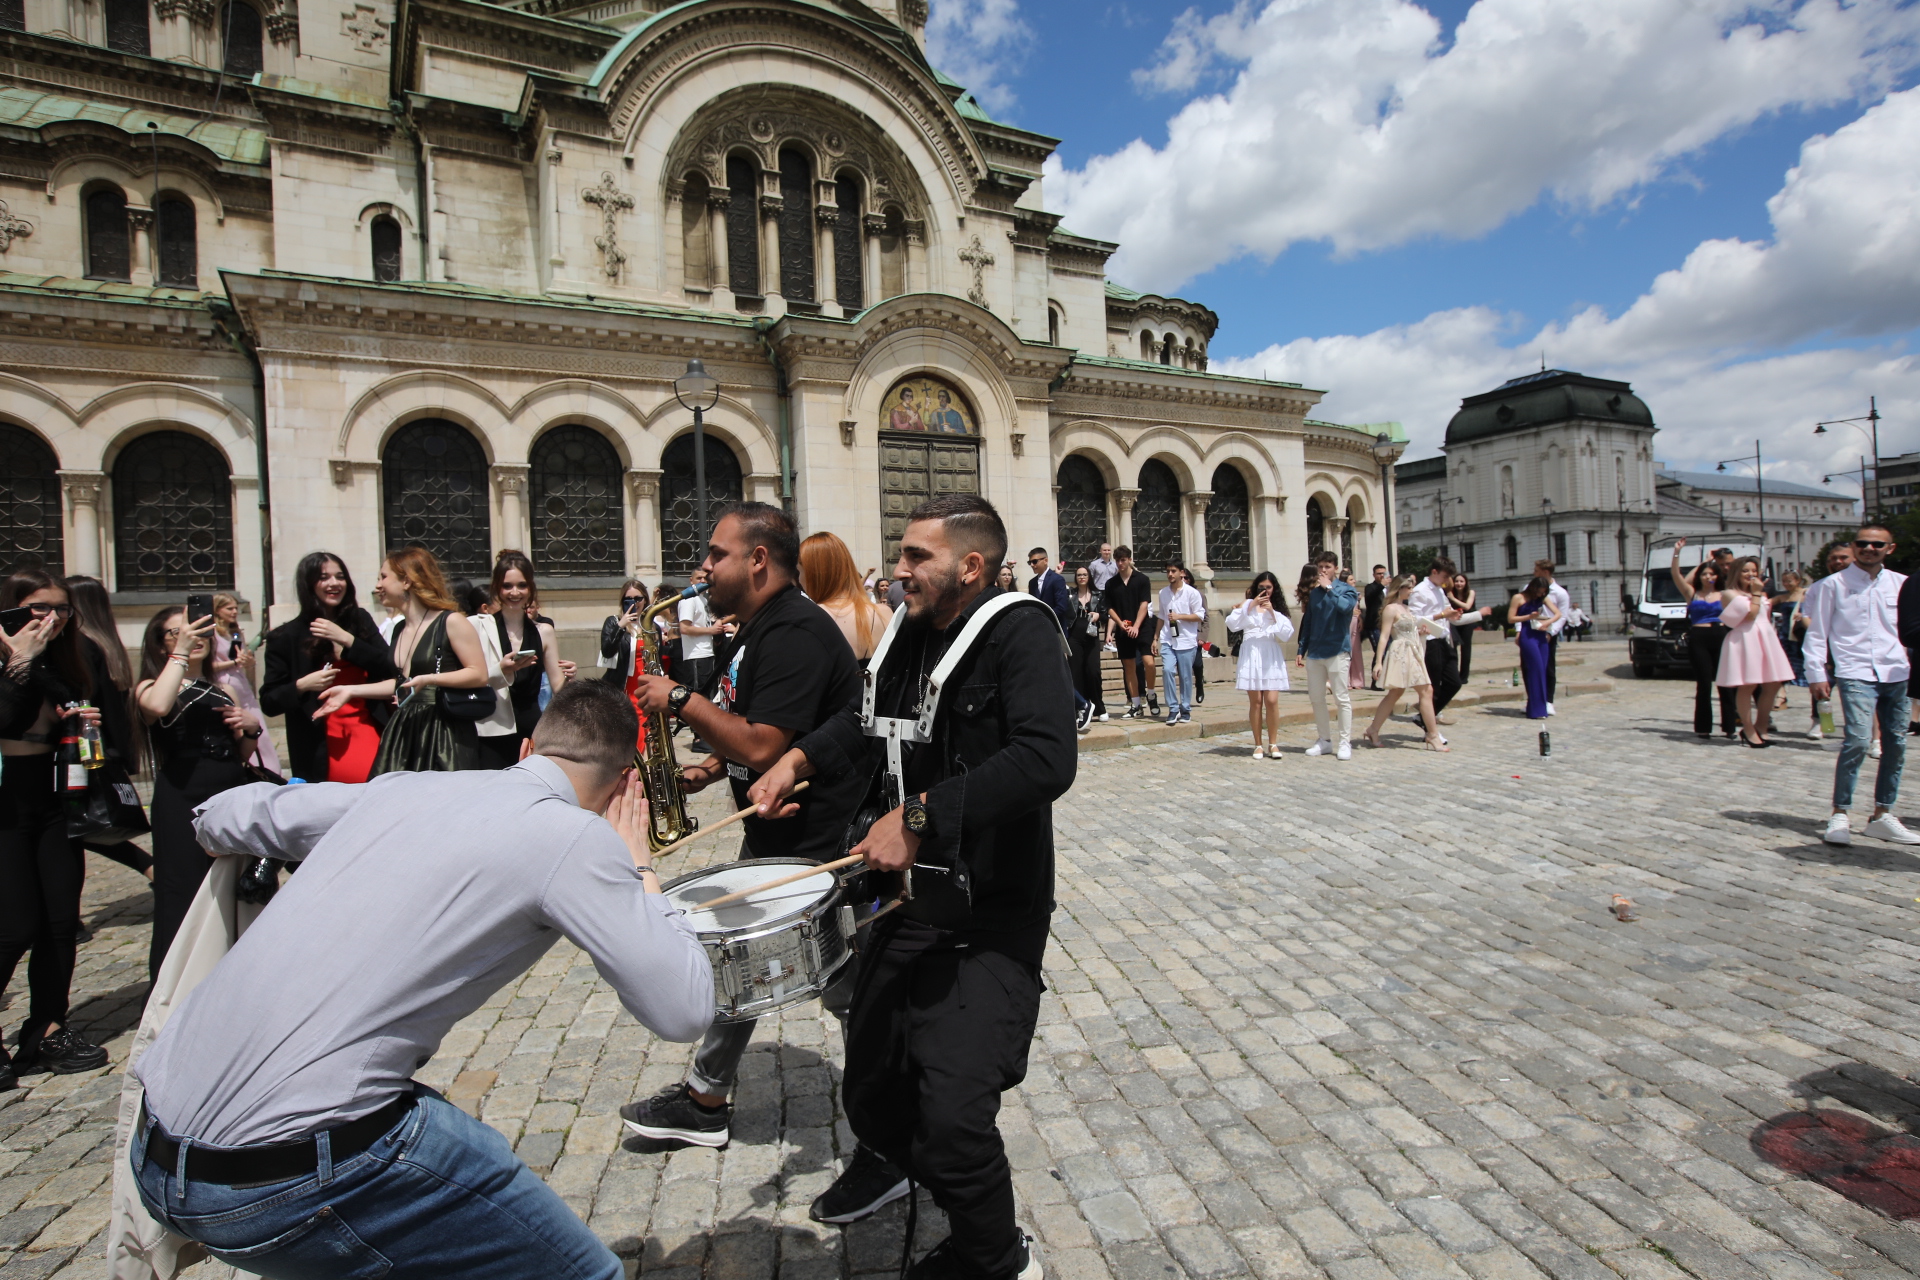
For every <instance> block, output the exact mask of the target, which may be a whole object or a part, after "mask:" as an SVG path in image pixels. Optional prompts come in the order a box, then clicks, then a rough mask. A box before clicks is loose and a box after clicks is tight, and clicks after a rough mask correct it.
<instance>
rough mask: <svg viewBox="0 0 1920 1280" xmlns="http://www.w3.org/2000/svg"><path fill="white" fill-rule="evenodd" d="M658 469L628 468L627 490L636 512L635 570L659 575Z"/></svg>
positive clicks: (660, 473)
mask: <svg viewBox="0 0 1920 1280" xmlns="http://www.w3.org/2000/svg"><path fill="white" fill-rule="evenodd" d="M662 474H663V473H662V472H659V471H639V470H635V471H629V472H627V493H628V494H629V495H630V496H631V499H632V502H631V506H630V510H631V512H632V515H633V520H632V523H633V565H634V572H635V573H637V574H639V575H640V576H641V577H643V578H657V577H659V576H660V477H661V475H662Z"/></svg>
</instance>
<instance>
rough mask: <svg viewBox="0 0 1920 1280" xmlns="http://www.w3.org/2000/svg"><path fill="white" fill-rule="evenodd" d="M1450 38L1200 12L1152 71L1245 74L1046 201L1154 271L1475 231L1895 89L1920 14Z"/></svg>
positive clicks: (1158, 77)
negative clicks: (1774, 123)
mask: <svg viewBox="0 0 1920 1280" xmlns="http://www.w3.org/2000/svg"><path fill="white" fill-rule="evenodd" d="M998 2H999V3H1003V4H1005V5H1007V7H1008V9H1009V11H1010V9H1011V0H998ZM995 3H996V0H967V3H965V4H958V3H956V5H955V8H954V9H953V10H952V12H954V13H955V14H958V13H960V12H962V11H963V10H964V11H966V12H969V13H971V12H975V11H976V10H978V11H984V10H985V9H986V8H989V7H991V6H993V5H994V4H995ZM955 21H956V22H959V21H960V20H959V19H958V18H956V19H955ZM1016 21H1017V19H1016ZM1441 35H1442V32H1441V29H1440V25H1439V23H1438V22H1437V21H1436V20H1435V19H1434V17H1433V16H1432V15H1431V14H1429V13H1427V12H1426V11H1425V10H1424V9H1421V8H1420V7H1418V6H1417V5H1415V4H1413V3H1410V0H1267V2H1266V3H1264V4H1263V5H1256V4H1254V3H1252V2H1251V0H1240V3H1239V4H1237V5H1236V7H1235V8H1233V9H1232V10H1230V11H1229V12H1227V13H1225V14H1222V15H1219V16H1217V17H1214V18H1211V19H1203V18H1201V17H1200V16H1198V15H1197V14H1194V13H1191V12H1189V13H1188V14H1185V15H1183V16H1182V17H1181V18H1180V19H1178V20H1177V21H1176V23H1175V25H1174V28H1173V31H1172V33H1171V34H1170V36H1169V37H1168V39H1167V41H1166V43H1165V44H1164V45H1163V47H1162V50H1161V54H1160V58H1159V60H1158V62H1156V64H1155V65H1154V66H1153V67H1151V68H1149V69H1148V70H1146V71H1145V72H1143V73H1141V74H1140V75H1139V76H1138V77H1137V79H1138V80H1139V82H1140V83H1142V84H1144V85H1147V86H1149V87H1153V88H1160V89H1168V90H1190V89H1192V88H1193V87H1194V86H1196V85H1199V84H1201V83H1203V82H1204V81H1205V80H1206V78H1207V77H1208V76H1210V75H1217V74H1220V73H1221V72H1222V71H1223V70H1225V71H1227V72H1228V73H1230V74H1231V75H1232V83H1231V85H1230V87H1228V88H1227V89H1226V90H1224V91H1223V92H1219V93H1212V94H1207V95H1205V96H1202V97H1198V98H1195V99H1193V100H1192V101H1190V102H1188V103H1187V104H1186V105H1185V106H1184V107H1182V108H1181V109H1180V110H1179V112H1178V113H1177V114H1176V115H1175V116H1174V117H1173V119H1172V120H1171V121H1170V122H1169V125H1168V140H1167V144H1166V145H1165V146H1164V147H1155V146H1152V145H1150V144H1149V143H1148V142H1146V141H1144V140H1136V141H1135V142H1133V143H1131V144H1130V145H1128V146H1127V147H1125V148H1123V149H1121V150H1119V151H1117V152H1114V153H1112V154H1110V155H1105V156H1100V157H1096V158H1095V159H1093V160H1092V161H1090V162H1089V163H1088V164H1087V165H1086V167H1085V168H1083V169H1079V170H1069V169H1065V168H1064V167H1062V166H1060V165H1058V164H1054V165H1052V166H1051V170H1050V172H1049V175H1048V179H1047V186H1048V195H1049V197H1050V200H1051V201H1052V203H1054V204H1055V205H1056V207H1058V208H1059V210H1060V211H1061V212H1062V213H1063V214H1064V215H1065V216H1066V218H1067V221H1068V222H1069V223H1070V224H1071V225H1072V226H1073V227H1074V229H1075V230H1077V231H1080V232H1082V233H1085V234H1089V235H1098V236H1102V237H1105V238H1109V239H1115V240H1118V241H1120V243H1121V246H1122V248H1121V254H1120V257H1119V258H1118V259H1116V262H1115V268H1114V269H1115V274H1116V275H1119V276H1122V277H1124V278H1126V279H1127V280H1128V281H1129V282H1130V283H1133V284H1135V285H1137V286H1139V287H1144V288H1152V289H1159V290H1168V289H1173V288H1177V287H1178V286H1179V285H1180V283H1181V282H1183V281H1184V280H1186V279H1188V278H1190V277H1192V276H1193V275H1195V274H1198V273H1200V272H1203V271H1206V270H1208V269H1210V268H1212V267H1214V266H1217V265H1219V264H1220V263H1222V262H1226V261H1229V260H1231V259H1233V258H1235V257H1238V256H1240V255H1242V254H1247V253H1251V254H1254V255H1257V256H1262V257H1272V256H1274V255H1276V254H1278V253H1280V252H1281V251H1283V250H1284V249H1286V248H1287V247H1288V246H1289V245H1291V244H1294V243H1296V242H1299V241H1303V240H1306V241H1325V242H1328V243H1331V244H1332V245H1333V246H1334V248H1335V249H1336V250H1337V251H1339V252H1343V253H1346V252H1356V251H1362V250H1366V249H1373V248H1381V247H1386V246H1391V245H1397V244H1403V243H1406V242H1408V241H1411V240H1417V239H1420V238H1422V237H1427V236H1474V235H1479V234H1482V233H1484V232H1486V231H1489V230H1491V229H1493V228H1495V227H1497V226H1499V225H1500V224H1501V223H1502V222H1504V221H1505V220H1506V219H1508V218H1510V217H1512V216H1513V215H1515V214H1517V213H1519V212H1521V211H1522V210H1524V209H1526V208H1528V207H1529V206H1531V205H1532V204H1534V203H1535V202H1536V201H1538V200H1539V199H1540V198H1541V197H1542V195H1543V194H1545V195H1549V196H1551V197H1552V198H1554V199H1557V200H1560V201H1562V202H1565V203H1567V204H1569V205H1571V206H1574V207H1578V208H1595V207H1599V206H1602V205H1604V204H1606V203H1608V202H1609V201H1612V200H1615V199H1618V198H1621V197H1623V196H1627V195H1630V193H1632V192H1633V191H1634V190H1635V189H1636V188H1639V187H1641V186H1644V185H1645V184H1647V183H1649V182H1651V181H1654V180H1656V179H1658V178H1659V177H1661V176H1662V175H1663V174H1667V173H1669V172H1670V171H1671V170H1672V168H1673V166H1674V165H1675V164H1676V162H1678V161H1680V160H1681V159H1682V158H1683V157H1685V156H1687V155H1689V154H1691V153H1693V152H1696V151H1698V150H1699V149H1700V148H1701V147H1703V146H1705V145H1707V144H1708V143H1711V142H1712V141H1714V140H1715V139H1718V138H1721V137H1724V136H1726V135H1727V134H1728V133H1729V132H1731V131H1733V130H1737V129H1739V128H1740V127H1742V126H1744V125H1747V124H1749V123H1751V122H1753V121H1754V120H1756V119H1759V118H1760V117H1762V116H1764V115H1766V114H1768V113H1770V112H1776V111H1781V110H1787V109H1792V108H1799V107H1810V106H1816V105H1830V104H1833V103H1837V102H1844V101H1853V100H1859V99H1865V98H1871V97H1874V96H1877V95H1878V94H1880V93H1882V92H1885V91H1886V90H1887V89H1888V88H1889V87H1891V85H1892V84H1893V82H1894V81H1895V79H1896V78H1897V77H1898V76H1899V75H1900V74H1901V73H1902V72H1903V71H1905V70H1906V69H1908V68H1910V67H1911V66H1913V65H1914V64H1915V61H1916V51H1915V41H1916V37H1920V9H1917V8H1915V7H1913V6H1908V5H1903V4H1901V3H1899V2H1898V0H1855V2H1854V3H1851V4H1847V5H1842V4H1840V3H1838V2H1837V0H1806V2H1805V3H1796V2H1795V0H1762V2H1760V3H1753V2H1751V0H1607V2H1606V3H1601V4H1592V3H1588V4H1579V3H1567V0H1478V3H1476V4H1475V5H1474V6H1473V8H1472V9H1471V10H1470V11H1469V12H1468V14H1467V16H1466V18H1465V19H1464V20H1463V21H1462V22H1461V23H1460V25H1459V27H1458V28H1457V29H1456V31H1455V33H1454V38H1453V42H1452V44H1451V45H1450V46H1447V47H1445V48H1442V47H1441ZM1233 68H1238V70H1237V71H1233V70H1232V69H1233Z"/></svg>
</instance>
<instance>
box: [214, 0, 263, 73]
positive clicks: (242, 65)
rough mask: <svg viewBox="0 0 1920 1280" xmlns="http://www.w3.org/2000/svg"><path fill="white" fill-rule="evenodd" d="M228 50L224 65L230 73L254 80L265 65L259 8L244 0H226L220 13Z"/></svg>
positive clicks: (225, 69)
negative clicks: (262, 55) (261, 52)
mask: <svg viewBox="0 0 1920 1280" xmlns="http://www.w3.org/2000/svg"><path fill="white" fill-rule="evenodd" d="M220 30H221V31H222V32H223V33H224V34H225V38H226V46H227V54H226V57H225V59H223V60H222V62H221V64H220V65H221V69H222V70H223V71H225V72H226V73H227V74H228V75H230V76H237V77H239V78H240V79H242V80H251V79H253V77H254V76H255V75H256V74H257V73H258V72H259V71H260V70H261V68H262V67H264V66H265V65H266V63H265V61H264V59H262V57H261V54H260V51H261V47H262V45H261V31H260V11H259V10H258V9H256V8H254V7H253V6H252V5H250V4H246V3H244V0H227V3H226V4H225V5H224V6H223V7H222V10H221V13H220Z"/></svg>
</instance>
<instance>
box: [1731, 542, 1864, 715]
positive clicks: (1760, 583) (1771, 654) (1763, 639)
mask: <svg viewBox="0 0 1920 1280" xmlns="http://www.w3.org/2000/svg"><path fill="white" fill-rule="evenodd" d="M1727 578H1728V582H1727V589H1726V590H1725V591H1723V592H1721V593H1720V621H1721V622H1723V623H1725V624H1726V626H1727V638H1726V640H1725V642H1724V643H1723V644H1722V645H1721V646H1720V670H1719V671H1718V672H1717V673H1716V674H1715V676H1714V681H1713V682H1714V683H1715V684H1716V685H1718V686H1719V687H1720V688H1722V689H1732V690H1734V691H1735V693H1734V708H1735V710H1736V711H1737V712H1738V713H1739V716H1740V734H1741V741H1743V742H1745V743H1746V744H1747V745H1748V746H1750V747H1770V746H1772V745H1773V741H1772V739H1770V738H1768V737H1767V730H1768V729H1770V728H1772V727H1773V700H1774V697H1775V696H1776V695H1777V694H1778V693H1779V692H1780V686H1782V685H1784V684H1786V683H1787V682H1788V681H1790V680H1792V679H1793V664H1792V663H1791V662H1789V661H1788V660H1787V650H1786V647H1785V646H1783V645H1782V644H1781V643H1780V636H1779V633H1778V632H1776V631H1775V630H1774V629H1773V617H1772V615H1771V613H1770V612H1769V610H1768V608H1767V583H1766V579H1765V577H1764V576H1763V575H1762V574H1761V572H1760V562H1759V561H1758V560H1757V559H1755V558H1754V557H1752V556H1742V557H1740V559H1738V560H1735V561H1734V562H1733V567H1732V568H1731V569H1729V570H1727ZM1893 731H1894V732H1896V733H1897V732H1900V730H1899V728H1898V726H1894V728H1893Z"/></svg>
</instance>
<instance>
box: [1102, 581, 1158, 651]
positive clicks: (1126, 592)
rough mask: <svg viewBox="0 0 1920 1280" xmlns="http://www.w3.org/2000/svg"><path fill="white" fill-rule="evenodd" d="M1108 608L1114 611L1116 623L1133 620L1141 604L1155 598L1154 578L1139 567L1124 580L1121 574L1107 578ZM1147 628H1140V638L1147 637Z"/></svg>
mask: <svg viewBox="0 0 1920 1280" xmlns="http://www.w3.org/2000/svg"><path fill="white" fill-rule="evenodd" d="M1105 595H1106V600H1107V608H1108V609H1110V610H1112V611H1113V620H1114V622H1116V623H1121V622H1132V621H1133V620H1134V618H1136V617H1137V616H1138V615H1139V613H1140V606H1141V605H1143V604H1146V603H1147V602H1148V601H1150V600H1152V599H1153V579H1151V578H1149V577H1148V576H1147V575H1146V574H1144V573H1142V572H1140V570H1139V568H1138V567H1135V569H1134V571H1133V577H1131V578H1129V579H1128V580H1127V581H1125V582H1122V581H1121V580H1120V575H1119V574H1117V573H1116V574H1114V575H1113V576H1112V577H1111V578H1108V579H1107V589H1106V592H1105ZM1146 635H1147V632H1146V628H1144V627H1142V628H1141V630H1140V638H1141V639H1143V640H1144V639H1145V638H1146Z"/></svg>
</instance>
